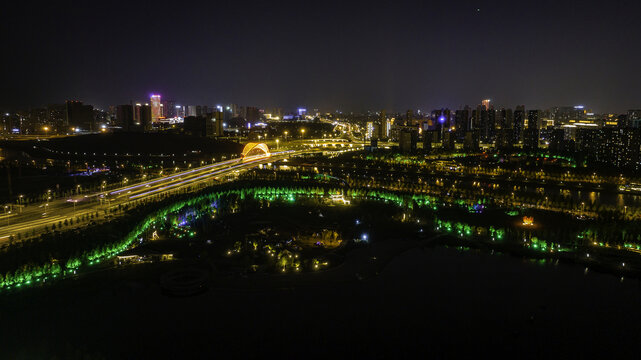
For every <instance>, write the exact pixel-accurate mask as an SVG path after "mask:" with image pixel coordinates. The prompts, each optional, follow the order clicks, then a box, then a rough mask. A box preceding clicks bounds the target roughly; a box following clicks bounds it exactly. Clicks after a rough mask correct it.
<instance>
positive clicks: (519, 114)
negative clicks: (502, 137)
mask: <svg viewBox="0 0 641 360" xmlns="http://www.w3.org/2000/svg"><path fill="white" fill-rule="evenodd" d="M524 127H525V106H523V105H519V106H517V107H516V110H514V122H513V124H512V130H513V136H512V143H513V144H518V143H519V142H521V141H522V140H523V129H524Z"/></svg>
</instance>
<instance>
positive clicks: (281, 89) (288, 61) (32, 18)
mask: <svg viewBox="0 0 641 360" xmlns="http://www.w3.org/2000/svg"><path fill="white" fill-rule="evenodd" d="M3 7H4V8H3V11H2V20H1V25H0V26H2V34H1V35H0V36H1V38H2V49H3V56H2V59H3V63H4V65H3V67H2V77H1V81H0V82H1V85H0V90H1V96H0V108H2V109H3V110H16V109H20V108H27V107H29V106H42V105H46V104H48V103H59V102H63V101H64V100H65V99H79V100H83V101H85V102H86V103H90V104H94V105H96V106H98V107H102V108H104V107H106V106H108V105H117V104H121V103H128V102H129V101H130V100H144V99H145V98H147V97H148V95H149V94H150V93H152V92H158V93H160V94H162V95H163V97H164V98H168V99H174V100H175V101H176V102H177V103H179V104H183V105H190V104H193V105H196V104H203V105H214V104H218V103H237V104H240V105H255V106H260V107H272V106H280V107H283V108H285V109H289V108H294V107H298V106H305V107H307V108H320V109H322V110H327V111H329V110H337V109H338V110H342V111H363V110H368V109H372V110H378V109H383V108H384V109H388V111H392V110H397V111H404V110H406V109H422V110H424V111H427V110H431V109H433V108H440V107H450V108H459V107H461V106H464V105H466V104H469V105H475V104H478V103H479V102H480V100H481V99H483V98H491V99H492V100H493V101H494V103H495V104H497V105H503V106H509V107H514V106H516V105H519V104H524V105H525V106H526V107H527V108H529V109H533V108H547V107H551V106H555V105H577V104H584V105H586V106H587V107H588V108H591V109H593V110H594V111H596V112H624V111H626V110H627V109H631V108H641V17H640V14H641V5H640V4H639V2H638V1H616V0H614V1H598V2H596V1H594V2H593V1H578V0H577V1H504V2H502V1H439V2H402V1H390V2H388V3H386V4H385V3H383V4H378V3H375V2H373V1H363V2H350V3H349V4H347V2H345V3H341V2H336V3H332V2H329V1H299V2H292V3H276V2H271V1H261V2H244V1H229V2H223V1H218V2H217V1H211V2H208V3H207V4H198V3H190V2H188V1H172V2H168V3H167V2H162V1H142V2H133V1H130V2H122V3H116V2H112V1H101V2H94V1H82V2H81V1H75V2H74V1H52V2H48V4H46V5H43V4H40V3H35V2H33V3H32V2H29V1H21V2H19V4H11V5H8V6H7V4H5V5H3Z"/></svg>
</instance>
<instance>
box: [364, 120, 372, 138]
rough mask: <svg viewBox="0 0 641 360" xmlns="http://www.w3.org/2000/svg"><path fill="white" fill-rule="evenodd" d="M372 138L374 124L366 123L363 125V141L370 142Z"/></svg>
mask: <svg viewBox="0 0 641 360" xmlns="http://www.w3.org/2000/svg"><path fill="white" fill-rule="evenodd" d="M373 137H374V122H372V121H368V122H367V124H365V140H371V139H372V138H373Z"/></svg>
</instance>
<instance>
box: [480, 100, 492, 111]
mask: <svg viewBox="0 0 641 360" xmlns="http://www.w3.org/2000/svg"><path fill="white" fill-rule="evenodd" d="M481 106H483V107H484V108H485V110H490V99H485V100H483V101H481Z"/></svg>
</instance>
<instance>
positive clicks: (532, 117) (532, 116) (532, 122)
mask: <svg viewBox="0 0 641 360" xmlns="http://www.w3.org/2000/svg"><path fill="white" fill-rule="evenodd" d="M527 127H528V128H530V129H540V128H541V110H528V112H527Z"/></svg>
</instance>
